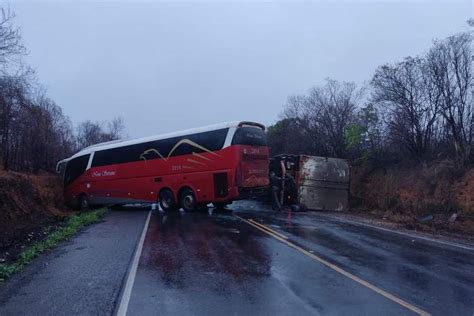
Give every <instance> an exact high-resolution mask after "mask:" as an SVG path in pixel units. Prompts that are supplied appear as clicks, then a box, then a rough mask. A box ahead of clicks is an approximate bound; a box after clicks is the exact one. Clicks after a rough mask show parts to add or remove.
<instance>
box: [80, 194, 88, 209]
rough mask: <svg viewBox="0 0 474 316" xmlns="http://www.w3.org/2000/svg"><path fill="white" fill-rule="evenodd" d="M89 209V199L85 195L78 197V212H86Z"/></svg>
mask: <svg viewBox="0 0 474 316" xmlns="http://www.w3.org/2000/svg"><path fill="white" fill-rule="evenodd" d="M89 208H90V204H89V198H88V197H87V195H85V194H81V196H80V197H79V210H81V211H87V210H89Z"/></svg>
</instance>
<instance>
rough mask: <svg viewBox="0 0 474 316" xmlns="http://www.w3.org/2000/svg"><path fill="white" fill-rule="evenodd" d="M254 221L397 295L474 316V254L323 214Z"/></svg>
mask: <svg viewBox="0 0 474 316" xmlns="http://www.w3.org/2000/svg"><path fill="white" fill-rule="evenodd" d="M237 209H238V211H239V214H240V216H242V217H245V218H254V219H256V220H257V221H258V222H260V223H262V224H265V225H267V226H268V227H271V228H273V229H275V230H277V231H279V232H281V233H283V234H286V235H287V236H290V239H291V240H292V241H293V242H295V243H298V244H299V245H302V246H303V247H305V248H306V249H311V250H313V251H314V252H315V253H317V254H318V255H319V256H321V257H323V258H325V259H327V260H328V261H330V262H332V263H334V264H336V265H338V266H339V267H341V268H343V269H345V270H346V271H348V272H351V273H353V274H355V275H357V276H359V277H361V278H363V279H364V280H366V281H369V282H371V283H372V284H375V285H377V286H378V287H381V288H383V289H384V290H387V291H388V292H390V293H391V294H394V295H397V296H398V297H400V298H402V299H404V300H406V301H408V302H410V303H411V304H414V305H416V306H418V307H421V308H423V309H424V310H427V311H429V312H430V313H432V314H439V315H445V314H452V315H473V313H474V252H473V251H469V250H463V249H460V248H456V247H450V246H445V245H442V244H439V243H433V242H426V241H423V240H420V239H416V238H410V237H407V236H402V235H398V234H394V233H390V232H386V231H382V230H378V229H375V228H370V227H367V226H360V225H355V224H352V223H348V222H345V221H339V220H337V219H335V218H331V217H327V216H321V215H318V213H299V214H295V213H293V214H289V213H277V214H275V213H272V212H264V211H259V212H255V211H252V212H248V211H246V210H245V204H244V205H243V206H240V207H238V208H237Z"/></svg>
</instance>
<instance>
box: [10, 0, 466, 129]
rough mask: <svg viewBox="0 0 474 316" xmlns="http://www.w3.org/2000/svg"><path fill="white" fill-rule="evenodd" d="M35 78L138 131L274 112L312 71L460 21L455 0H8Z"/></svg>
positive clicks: (453, 28) (319, 77) (425, 43)
mask: <svg viewBox="0 0 474 316" xmlns="http://www.w3.org/2000/svg"><path fill="white" fill-rule="evenodd" d="M10 7H11V8H12V9H13V10H14V11H16V13H17V16H18V17H17V20H16V23H17V24H18V25H19V26H21V28H22V33H23V40H24V43H25V44H26V46H27V47H28V49H29V50H30V55H29V56H28V57H27V58H26V61H27V62H28V63H29V64H30V65H31V66H32V67H34V68H35V69H36V70H37V76H38V79H39V81H40V82H41V83H42V84H44V85H45V86H46V87H47V89H48V95H49V96H50V97H51V98H53V99H54V100H55V101H56V102H57V103H58V104H59V105H60V106H62V108H63V109H64V112H65V113H66V114H67V115H68V116H69V117H70V118H71V120H72V121H73V123H75V124H77V123H78V122H81V121H83V120H86V119H92V120H95V121H104V120H109V119H111V118H114V117H117V116H121V117H123V118H124V120H125V122H126V126H127V132H128V134H129V136H132V137H139V136H145V135H151V134H157V133H162V132H168V131H174V130H179V129H183V128H188V127H194V126H200V125H205V124H211V123H216V122H222V121H230V120H239V119H246V120H253V121H258V122H262V123H265V124H271V123H274V122H275V121H276V120H277V119H278V115H279V113H280V112H281V109H282V105H283V104H284V103H285V102H286V99H287V97H288V96H289V95H291V94H298V93H305V92H306V91H307V90H308V89H309V88H310V87H311V86H313V85H317V84H321V83H322V82H323V81H324V78H327V77H331V78H334V79H337V80H348V81H356V82H358V83H363V82H364V81H369V80H370V78H371V76H372V74H373V72H374V70H375V68H376V67H377V66H378V65H381V64H383V63H386V62H395V61H398V60H400V59H402V58H403V57H404V56H407V55H416V54H421V53H423V52H424V51H426V50H427V48H428V47H429V46H430V45H431V42H432V40H433V39H434V38H443V37H446V36H449V35H451V34H454V33H457V32H460V31H465V30H466V29H467V24H466V20H467V19H468V18H469V17H471V15H472V10H473V9H472V3H471V1H470V0H466V1H408V0H407V1H397V2H395V1H381V0H380V1H347V0H346V1H341V2H337V1H318V2H294V1H280V2H268V1H267V2H257V3H255V2H159V1H147V2H137V1H121V2H113V1H102V2H92V1H87V2H78V1H62V2H40V1H20V2H17V1H15V2H10Z"/></svg>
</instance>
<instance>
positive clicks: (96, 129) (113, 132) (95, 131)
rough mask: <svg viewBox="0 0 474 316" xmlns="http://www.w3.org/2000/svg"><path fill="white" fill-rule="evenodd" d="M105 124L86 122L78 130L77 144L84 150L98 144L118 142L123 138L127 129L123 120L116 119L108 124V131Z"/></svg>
mask: <svg viewBox="0 0 474 316" xmlns="http://www.w3.org/2000/svg"><path fill="white" fill-rule="evenodd" d="M104 125H105V124H103V123H99V122H92V121H85V122H82V123H81V124H79V126H78V128H77V143H78V145H79V147H80V148H84V147H87V146H90V145H94V144H97V143H102V142H108V141H111V140H117V139H120V138H121V137H123V131H124V129H125V126H124V123H123V119H121V118H115V119H114V120H112V121H111V122H110V123H108V129H106V130H104V129H103V128H102V126H104Z"/></svg>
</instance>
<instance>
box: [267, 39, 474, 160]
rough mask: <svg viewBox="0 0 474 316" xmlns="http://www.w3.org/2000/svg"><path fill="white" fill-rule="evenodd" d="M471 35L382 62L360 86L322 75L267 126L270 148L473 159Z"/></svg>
mask: <svg viewBox="0 0 474 316" xmlns="http://www.w3.org/2000/svg"><path fill="white" fill-rule="evenodd" d="M472 35H473V34H472V32H466V33H460V34H456V35H453V36H450V37H448V38H446V39H443V40H436V41H434V43H433V45H432V46H431V47H430V48H429V49H428V51H427V52H426V53H424V54H423V55H421V56H416V57H406V58H405V59H403V60H401V61H399V62H396V63H389V64H385V65H381V66H379V67H378V68H377V69H376V70H375V73H374V75H373V77H372V79H371V80H370V83H369V84H366V85H365V86H360V85H357V84H356V83H354V82H339V81H336V80H332V79H327V80H326V82H325V83H324V84H323V85H320V86H316V87H314V88H312V89H311V90H310V91H309V93H308V94H305V95H294V96H291V97H289V98H288V101H287V103H286V104H285V105H284V109H283V112H282V114H281V120H279V121H278V122H277V123H276V124H274V125H273V126H270V127H269V129H268V141H269V146H270V149H271V153H272V154H274V155H275V154H281V153H306V154H313V155H320V156H331V157H341V158H347V159H351V160H352V161H353V162H371V163H375V164H380V163H382V164H384V163H391V162H399V161H402V160H414V161H427V160H435V159H446V158H447V159H453V160H455V161H457V162H458V163H460V164H464V165H465V164H469V163H472V162H474V151H473V145H474V81H473V69H472V62H473V55H474V54H473V50H472V44H473V41H472Z"/></svg>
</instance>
